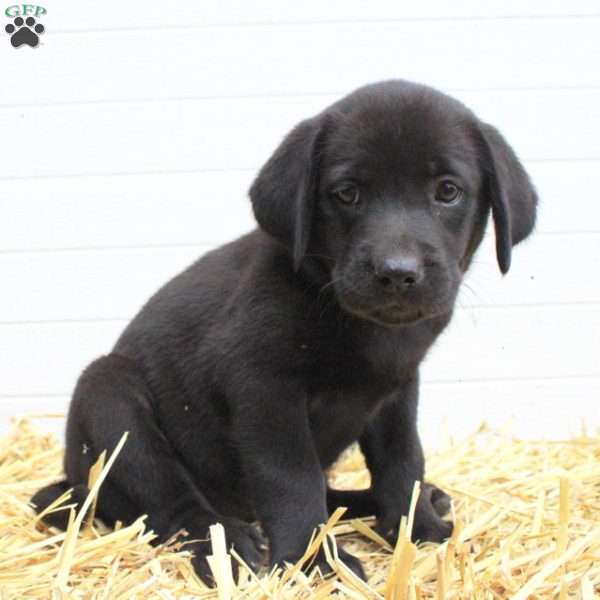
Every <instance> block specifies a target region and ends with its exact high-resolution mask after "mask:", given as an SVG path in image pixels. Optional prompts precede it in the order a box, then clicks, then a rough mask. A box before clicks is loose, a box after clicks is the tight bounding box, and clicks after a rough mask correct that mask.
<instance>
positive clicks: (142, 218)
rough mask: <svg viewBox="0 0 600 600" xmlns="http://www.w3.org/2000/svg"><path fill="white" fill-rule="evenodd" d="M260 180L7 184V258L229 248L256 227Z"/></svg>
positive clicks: (179, 176) (220, 175)
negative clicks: (78, 251)
mask: <svg viewBox="0 0 600 600" xmlns="http://www.w3.org/2000/svg"><path fill="white" fill-rule="evenodd" d="M253 176H254V173H253V172H252V171H219V172H203V173H175V174H169V175H160V174H158V175H142V176H139V175H132V176H114V177H110V176H109V177H93V178H87V177H66V178H48V179H44V180H43V182H40V181H39V180H36V179H13V180H6V181H4V182H1V183H0V188H1V189H2V190H3V195H2V196H0V215H4V218H2V219H0V251H2V250H33V249H53V248H110V247H125V246H126V247H131V246H160V245H175V244H187V245H191V244H217V243H222V242H224V241H227V240H230V239H233V238H235V237H237V236H238V235H240V234H241V233H243V232H244V231H248V230H250V229H252V228H253V227H254V225H255V221H254V218H253V216H252V211H251V206H250V201H249V199H248V197H247V195H246V191H247V190H248V188H249V186H250V182H251V180H252V177H253ZM40 193H41V194H42V195H41V197H39V196H40Z"/></svg>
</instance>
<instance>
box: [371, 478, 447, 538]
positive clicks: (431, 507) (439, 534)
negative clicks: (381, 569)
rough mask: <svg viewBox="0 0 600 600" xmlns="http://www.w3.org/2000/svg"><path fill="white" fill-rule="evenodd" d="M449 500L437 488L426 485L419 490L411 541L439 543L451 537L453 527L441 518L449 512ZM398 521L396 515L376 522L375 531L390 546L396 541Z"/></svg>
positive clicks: (384, 517) (384, 516) (383, 516)
mask: <svg viewBox="0 0 600 600" xmlns="http://www.w3.org/2000/svg"><path fill="white" fill-rule="evenodd" d="M450 504H451V498H450V496H448V494H446V493H445V492H443V491H442V490H441V489H439V488H438V487H436V486H434V485H431V484H429V483H426V484H424V485H423V487H422V488H421V493H420V494H419V500H418V502H417V508H416V511H415V521H414V524H413V530H412V536H411V537H412V541H413V542H416V541H421V542H435V543H438V544H439V543H441V542H443V541H444V540H445V539H447V538H449V537H450V536H451V535H452V531H453V529H454V525H453V524H452V522H451V521H446V520H445V519H442V518H441V517H442V516H444V515H445V514H447V513H448V511H449V510H450ZM399 524H400V519H399V517H398V516H396V515H393V516H392V515H391V514H388V515H382V516H381V517H380V518H379V519H378V520H377V525H376V527H375V529H376V531H377V532H378V533H379V534H380V535H381V536H382V537H384V538H385V539H386V540H387V541H388V542H389V543H390V544H391V545H392V546H395V544H396V541H397V540H398V528H399Z"/></svg>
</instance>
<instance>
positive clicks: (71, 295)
mask: <svg viewBox="0 0 600 600" xmlns="http://www.w3.org/2000/svg"><path fill="white" fill-rule="evenodd" d="M210 247H211V246H202V245H192V246H174V247H165V248H137V249H136V248H126V249H114V250H82V251H67V252H62V251H58V252H17V253H0V277H1V279H2V280H3V281H12V282H14V281H18V282H19V287H18V289H15V288H14V287H9V288H7V291H6V292H5V293H4V294H1V295H0V323H2V322H4V323H10V322H11V321H15V322H24V321H34V322H35V321H53V320H56V321H63V320H89V319H95V318H98V319H126V318H131V317H132V316H133V315H134V314H135V313H136V312H137V311H138V309H139V308H140V306H141V305H142V304H143V303H144V302H145V301H146V300H147V299H148V298H149V297H150V295H151V294H153V293H154V292H155V291H156V290H157V289H158V288H159V287H160V286H162V285H163V284H164V283H166V282H167V281H168V280H169V279H171V278H172V277H173V276H175V275H176V274H177V273H179V272H180V271H181V270H183V269H184V268H185V267H187V266H188V265H190V264H191V263H192V262H194V261H195V260H196V259H197V258H199V257H200V256H201V255H202V254H203V253H204V252H206V251H207V250H208V249H209V248H210ZM596 273H600V234H592V235H584V236H576V235H575V236H574V235H564V236H559V237H558V238H557V237H556V236H543V235H540V236H537V237H535V238H533V239H531V240H528V241H527V242H525V243H523V244H522V245H520V246H518V247H517V248H516V249H515V250H514V256H513V265H512V268H511V271H510V273H509V274H508V275H507V276H506V277H502V276H501V275H500V272H499V270H498V267H497V265H496V262H495V250H494V244H493V239H491V238H490V239H488V240H486V241H485V243H484V245H483V247H482V248H481V249H480V251H479V253H478V254H477V256H476V259H475V261H474V264H473V266H472V272H470V273H469V274H468V276H467V279H466V283H467V285H466V286H464V287H463V289H462V291H461V296H460V300H459V305H460V306H510V305H531V304H565V303H575V304H577V303H600V284H599V282H598V278H597V277H594V276H590V274H596Z"/></svg>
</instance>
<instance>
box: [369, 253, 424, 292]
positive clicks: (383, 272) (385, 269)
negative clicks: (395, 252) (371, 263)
mask: <svg viewBox="0 0 600 600" xmlns="http://www.w3.org/2000/svg"><path fill="white" fill-rule="evenodd" d="M376 274H377V279H379V281H380V282H381V283H382V284H383V285H384V286H386V287H391V286H392V285H393V286H394V287H396V288H398V289H399V290H401V291H405V290H408V289H409V288H412V287H414V286H416V285H417V284H419V283H420V282H421V281H422V279H423V266H422V264H421V261H420V260H419V259H418V258H417V257H416V256H412V255H410V254H408V255H403V256H392V257H388V258H385V259H383V261H382V262H381V264H380V266H379V268H378V269H377V270H376Z"/></svg>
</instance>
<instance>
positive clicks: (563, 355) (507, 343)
mask: <svg viewBox="0 0 600 600" xmlns="http://www.w3.org/2000/svg"><path fill="white" fill-rule="evenodd" d="M599 331H600V305H590V306H586V305H581V306H577V305H571V306H568V307H567V306H545V307H543V306H532V307H510V308H467V309H464V310H458V311H457V312H456V315H455V317H454V320H453V321H452V323H451V324H450V326H449V328H448V329H447V331H446V332H444V333H443V334H442V336H440V339H439V340H438V341H437V343H436V345H435V346H434V348H433V350H432V351H431V354H430V356H429V357H427V358H426V360H425V363H424V366H423V370H422V373H423V378H424V380H425V381H444V382H461V381H467V380H470V381H473V380H475V381H485V380H488V379H539V378H543V377H571V376H576V375H579V376H587V377H589V376H597V375H600V335H598V332H599Z"/></svg>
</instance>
